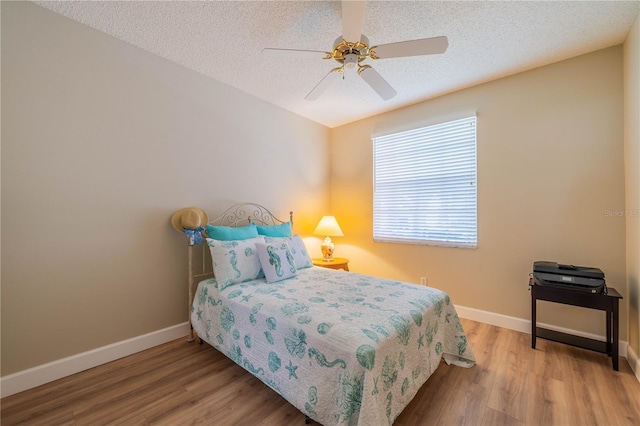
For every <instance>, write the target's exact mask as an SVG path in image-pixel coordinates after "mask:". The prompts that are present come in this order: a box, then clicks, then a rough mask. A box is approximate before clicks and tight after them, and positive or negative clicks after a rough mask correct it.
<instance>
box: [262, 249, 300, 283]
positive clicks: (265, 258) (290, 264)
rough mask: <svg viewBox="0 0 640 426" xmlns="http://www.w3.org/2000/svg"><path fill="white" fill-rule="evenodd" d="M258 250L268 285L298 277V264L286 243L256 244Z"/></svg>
mask: <svg viewBox="0 0 640 426" xmlns="http://www.w3.org/2000/svg"><path fill="white" fill-rule="evenodd" d="M256 249H257V250H258V258H259V259H260V265H262V270H263V271H264V275H265V277H266V278H267V282H268V283H274V282H276V281H282V280H286V279H287V278H291V277H295V276H296V275H298V270H297V269H296V264H295V262H294V261H293V256H292V255H291V251H290V250H289V247H288V246H287V244H286V243H284V242H280V243H256Z"/></svg>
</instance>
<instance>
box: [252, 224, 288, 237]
mask: <svg viewBox="0 0 640 426" xmlns="http://www.w3.org/2000/svg"><path fill="white" fill-rule="evenodd" d="M257 228H258V235H264V236H266V237H291V236H293V232H292V231H291V222H285V223H283V224H282V225H268V226H258V227H257Z"/></svg>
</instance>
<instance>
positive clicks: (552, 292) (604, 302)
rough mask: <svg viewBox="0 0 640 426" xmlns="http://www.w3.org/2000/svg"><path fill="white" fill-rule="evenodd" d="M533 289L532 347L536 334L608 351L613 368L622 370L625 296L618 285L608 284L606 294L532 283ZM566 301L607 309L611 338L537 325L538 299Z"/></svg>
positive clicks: (575, 304) (608, 329) (569, 343)
mask: <svg viewBox="0 0 640 426" xmlns="http://www.w3.org/2000/svg"><path fill="white" fill-rule="evenodd" d="M529 288H530V289H531V347H532V348H533V349H535V348H536V337H540V338H542V339H547V340H553V341H555V342H561V343H566V344H568V345H572V346H578V347H581V348H585V349H590V350H592V351H596V352H602V353H606V354H607V355H609V356H610V357H611V358H612V361H613V369H614V370H616V371H618V357H619V355H618V346H619V336H618V302H619V300H620V299H622V296H621V295H620V293H618V292H617V291H616V289H615V288H611V287H608V288H607V293H606V294H594V293H583V292H579V291H575V290H566V289H563V288H557V287H546V286H540V285H535V284H533V283H532V282H530V283H529ZM537 300H546V301H548V302H555V303H564V304H565V305H573V306H581V307H583V308H591V309H598V310H601V311H605V312H606V313H607V341H606V342H601V341H598V340H593V339H587V338H585V337H579V336H574V335H571V334H566V333H560V332H558V331H553V330H548V329H545V328H540V327H537V326H536V301H537Z"/></svg>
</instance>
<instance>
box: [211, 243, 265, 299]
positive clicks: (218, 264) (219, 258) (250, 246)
mask: <svg viewBox="0 0 640 426" xmlns="http://www.w3.org/2000/svg"><path fill="white" fill-rule="evenodd" d="M256 243H264V237H256V238H249V239H248V240H233V241H220V240H213V239H211V238H207V245H208V246H209V250H210V251H211V260H212V261H213V274H214V275H215V277H216V281H218V286H219V287H220V290H224V289H225V288H227V287H229V286H230V285H232V284H236V283H241V282H245V281H251V280H255V279H256V278H261V277H262V274H261V272H262V270H261V269H260V259H258V254H257V253H256Z"/></svg>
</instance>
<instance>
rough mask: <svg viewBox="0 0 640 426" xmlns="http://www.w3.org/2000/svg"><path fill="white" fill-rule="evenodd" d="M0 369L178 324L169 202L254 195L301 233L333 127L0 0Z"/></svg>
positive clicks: (322, 201) (318, 201)
mask: <svg viewBox="0 0 640 426" xmlns="http://www.w3.org/2000/svg"><path fill="white" fill-rule="evenodd" d="M2 124H3V126H2V178H1V182H2V375H3V376H6V375H8V374H10V373H14V372H17V371H21V370H24V369H27V368H29V367H33V366H38V365H41V364H44V363H47V362H50V361H53V360H58V359H60V358H64V357H68V356H71V355H74V354H78V353H82V352H84V351H88V350H90V349H93V348H98V347H102V346H105V345H108V344H111V343H113V342H119V341H122V340H125V339H128V338H131V337H134V336H140V335H143V334H145V333H149V332H153V331H155V330H160V329H163V328H165V327H169V326H172V325H175V324H180V323H183V322H185V321H187V291H186V276H187V272H186V245H185V239H184V237H183V236H181V235H180V234H179V233H177V232H176V231H175V230H173V228H171V225H170V222H169V219H170V216H171V214H172V213H173V212H174V211H175V210H177V209H179V208H182V207H186V206H190V205H195V206H199V207H202V208H204V209H205V210H207V211H208V212H210V214H211V215H213V214H217V213H221V212H222V210H224V209H225V208H227V207H228V206H230V205H231V204H232V203H234V202H238V201H254V202H258V203H262V204H264V205H265V206H267V207H268V208H270V209H271V210H272V211H273V212H274V213H276V214H277V215H278V216H279V217H282V218H286V217H288V212H289V210H294V212H295V215H296V231H298V232H300V233H310V232H311V231H312V230H313V226H314V225H315V221H316V220H317V214H316V212H318V211H323V210H326V209H327V207H328V205H329V193H328V173H329V164H328V161H329V158H328V143H329V130H328V129H327V128H325V127H323V126H321V125H318V124H316V123H313V122H311V121H309V120H307V119H304V118H302V117H300V116H297V115H294V114H291V113H289V112H286V111H284V110H282V109H279V108H276V107H274V106H272V105H270V104H267V103H266V102H263V101H261V100H258V99H256V98H254V97H252V96H249V95H247V94H245V93H242V92H240V91H238V90H235V89H233V88H230V87H229V86H226V85H223V84H221V83H219V82H216V81H213V80H211V79H209V78H206V77H204V76H202V75H200V74H197V73H195V72H192V71H189V70H187V69H185V68H183V67H181V66H178V65H176V64H174V63H172V62H169V61H167V60H164V59H161V58H159V57H157V56H154V55H152V54H150V53H147V52H144V51H142V50H140V49H138V48H135V47H133V46H130V45H128V44H126V43H124V42H121V41H118V40H116V39H115V38H112V37H110V36H107V35H105V34H102V33H100V32H97V31H95V30H93V29H90V28H88V27H86V26H84V25H81V24H79V23H76V22H73V21H71V20H69V19H67V18H64V17H62V16H59V15H57V14H54V13H52V12H50V11H48V10H46V9H44V8H41V7H39V6H36V5H34V4H32V3H26V2H2Z"/></svg>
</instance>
